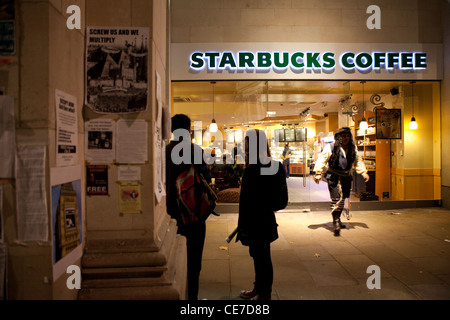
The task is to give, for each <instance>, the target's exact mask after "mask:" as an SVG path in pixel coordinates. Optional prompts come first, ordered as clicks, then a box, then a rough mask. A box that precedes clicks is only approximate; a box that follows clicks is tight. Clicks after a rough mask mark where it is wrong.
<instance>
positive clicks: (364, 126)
mask: <svg viewBox="0 0 450 320" xmlns="http://www.w3.org/2000/svg"><path fill="white" fill-rule="evenodd" d="M361 83H362V85H363V117H362V120H361V122H360V123H359V129H360V130H362V131H363V133H364V134H365V132H366V130H367V128H368V127H369V124H368V123H367V120H366V117H365V115H364V113H365V111H366V102H365V101H364V83H366V82H365V81H361Z"/></svg>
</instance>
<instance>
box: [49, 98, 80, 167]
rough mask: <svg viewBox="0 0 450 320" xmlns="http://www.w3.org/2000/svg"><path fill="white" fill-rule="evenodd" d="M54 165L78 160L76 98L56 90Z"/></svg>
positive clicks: (74, 163) (60, 165)
mask: <svg viewBox="0 0 450 320" xmlns="http://www.w3.org/2000/svg"><path fill="white" fill-rule="evenodd" d="M55 99H56V166H57V167H62V166H73V165H76V164H77V162H78V121H77V99H76V98H75V97H73V96H71V95H69V94H67V93H64V92H62V91H59V90H56V92H55Z"/></svg>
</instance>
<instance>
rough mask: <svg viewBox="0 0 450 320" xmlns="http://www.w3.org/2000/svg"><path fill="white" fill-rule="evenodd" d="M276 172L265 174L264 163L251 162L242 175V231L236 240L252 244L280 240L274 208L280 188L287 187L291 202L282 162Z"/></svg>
mask: <svg viewBox="0 0 450 320" xmlns="http://www.w3.org/2000/svg"><path fill="white" fill-rule="evenodd" d="M276 165H278V170H277V173H276V174H275V175H261V171H260V170H261V166H258V165H250V166H248V167H246V168H245V170H244V176H243V177H242V186H241V194H240V200H239V219H238V234H237V237H236V241H239V240H240V241H241V242H242V244H243V245H249V244H250V243H251V242H253V241H257V242H272V241H274V240H276V239H278V230H277V227H278V224H277V222H276V218H275V213H274V207H275V204H274V203H275V202H277V201H276V200H277V197H280V189H281V188H282V186H284V187H285V189H284V190H285V197H286V202H287V187H286V175H285V174H284V169H283V166H282V164H281V163H280V162H279V161H276Z"/></svg>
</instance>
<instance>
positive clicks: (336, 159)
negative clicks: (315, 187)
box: [314, 127, 369, 236]
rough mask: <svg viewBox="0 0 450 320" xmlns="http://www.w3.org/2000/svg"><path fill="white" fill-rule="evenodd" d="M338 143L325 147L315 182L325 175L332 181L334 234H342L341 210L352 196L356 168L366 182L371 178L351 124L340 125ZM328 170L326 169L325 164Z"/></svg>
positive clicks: (330, 188) (330, 183)
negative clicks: (357, 145)
mask: <svg viewBox="0 0 450 320" xmlns="http://www.w3.org/2000/svg"><path fill="white" fill-rule="evenodd" d="M334 140H335V141H334V142H333V143H331V144H328V145H327V146H325V148H324V149H323V151H322V153H321V154H320V156H319V158H318V159H317V161H316V163H315V165H314V172H315V174H314V182H315V183H317V184H318V183H319V182H320V180H321V179H322V175H324V177H325V179H326V180H327V182H328V190H329V192H330V198H331V216H332V219H333V227H334V235H335V236H339V235H340V231H341V228H342V227H343V225H342V223H341V213H342V210H343V209H344V203H345V199H346V198H349V197H350V189H351V184H352V180H353V177H352V174H353V167H354V168H355V171H356V173H358V174H361V175H362V176H363V178H364V180H365V182H367V181H369V175H368V174H367V169H366V166H365V165H364V161H363V159H362V157H361V155H360V154H358V150H357V148H356V145H355V143H354V141H353V135H352V131H351V129H350V128H349V127H342V128H340V129H339V130H338V131H337V132H336V133H335V135H334ZM327 166H328V169H327V170H326V172H325V170H324V169H325V167H327Z"/></svg>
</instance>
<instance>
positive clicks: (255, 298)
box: [250, 294, 272, 300]
mask: <svg viewBox="0 0 450 320" xmlns="http://www.w3.org/2000/svg"><path fill="white" fill-rule="evenodd" d="M250 300H272V298H261V297H260V296H259V294H257V295H256V296H254V297H253V298H251V299H250Z"/></svg>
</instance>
